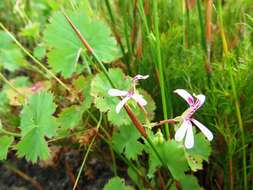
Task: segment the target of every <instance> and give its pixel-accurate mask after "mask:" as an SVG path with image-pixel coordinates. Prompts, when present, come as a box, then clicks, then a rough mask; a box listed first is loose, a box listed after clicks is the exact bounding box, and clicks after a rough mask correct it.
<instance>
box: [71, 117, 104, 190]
mask: <svg viewBox="0 0 253 190" xmlns="http://www.w3.org/2000/svg"><path fill="white" fill-rule="evenodd" d="M101 121H102V114H101V113H100V118H99V121H98V123H97V127H96V128H97V130H98V129H99V127H100V124H101ZM95 139H96V136H94V137H93V139H92V141H91V143H90V144H89V146H88V149H87V151H86V153H85V155H84V158H83V162H82V165H81V167H80V169H79V172H78V175H77V178H76V181H75V184H74V187H73V190H75V189H76V187H77V184H78V181H79V178H80V176H81V173H82V170H83V167H84V164H85V162H86V160H87V157H88V155H89V152H90V150H91V147H92V145H93V143H94V141H95Z"/></svg>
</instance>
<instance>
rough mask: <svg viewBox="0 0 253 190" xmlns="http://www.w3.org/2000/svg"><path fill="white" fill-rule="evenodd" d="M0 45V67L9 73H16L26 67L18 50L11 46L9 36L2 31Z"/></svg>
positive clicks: (13, 45) (0, 32)
mask: <svg viewBox="0 0 253 190" xmlns="http://www.w3.org/2000/svg"><path fill="white" fill-rule="evenodd" d="M0 44H1V46H0V67H3V68H5V69H7V70H9V71H16V70H17V69H19V68H21V67H22V66H25V65H26V61H25V59H24V56H23V54H22V53H21V51H20V49H19V48H18V47H17V46H16V45H15V44H13V42H12V39H11V38H10V37H9V35H8V34H7V33H5V32H3V31H0Z"/></svg>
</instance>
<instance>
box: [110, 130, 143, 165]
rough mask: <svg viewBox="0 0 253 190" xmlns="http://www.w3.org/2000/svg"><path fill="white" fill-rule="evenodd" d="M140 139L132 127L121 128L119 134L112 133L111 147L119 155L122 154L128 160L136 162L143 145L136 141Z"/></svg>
mask: <svg viewBox="0 0 253 190" xmlns="http://www.w3.org/2000/svg"><path fill="white" fill-rule="evenodd" d="M140 137H141V135H140V133H139V132H138V130H137V129H136V128H135V127H134V126H133V125H130V126H121V127H120V128H119V132H114V133H113V136H112V143H113V147H114V148H115V149H116V150H117V151H118V152H119V153H124V154H125V155H126V157H127V158H128V159H133V160H136V159H137V156H138V155H140V154H141V153H142V151H143V149H144V145H143V144H141V143H140V142H139V141H138V139H139V138H140Z"/></svg>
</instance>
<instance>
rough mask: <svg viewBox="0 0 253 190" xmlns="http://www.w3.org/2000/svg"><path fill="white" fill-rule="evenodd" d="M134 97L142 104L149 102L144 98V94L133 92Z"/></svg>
mask: <svg viewBox="0 0 253 190" xmlns="http://www.w3.org/2000/svg"><path fill="white" fill-rule="evenodd" d="M132 98H133V99H134V100H135V101H136V102H138V103H139V104H140V105H141V106H145V105H146V104H147V101H146V100H145V99H144V98H143V96H142V95H139V94H133V95H132Z"/></svg>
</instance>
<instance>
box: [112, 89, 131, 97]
mask: <svg viewBox="0 0 253 190" xmlns="http://www.w3.org/2000/svg"><path fill="white" fill-rule="evenodd" d="M108 94H109V95H110V96H126V95H127V94H128V92H127V91H124V90H118V89H114V88H113V89H110V90H108Z"/></svg>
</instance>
